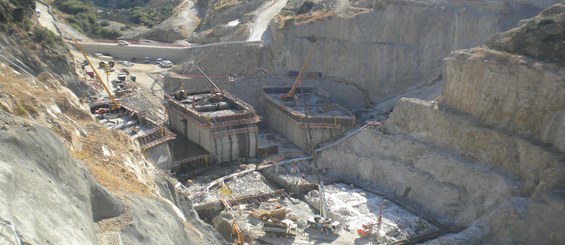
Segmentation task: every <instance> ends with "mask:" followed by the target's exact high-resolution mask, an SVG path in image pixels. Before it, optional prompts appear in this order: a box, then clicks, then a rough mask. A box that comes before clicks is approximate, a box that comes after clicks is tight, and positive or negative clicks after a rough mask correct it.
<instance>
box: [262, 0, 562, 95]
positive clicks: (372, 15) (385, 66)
mask: <svg viewBox="0 0 565 245" xmlns="http://www.w3.org/2000/svg"><path fill="white" fill-rule="evenodd" d="M428 2H429V1H428ZM553 2H555V1H521V2H508V1H506V2H503V1H481V2H480V3H479V4H477V3H476V2H473V1H466V2H461V1H447V2H443V3H431V2H429V3H427V2H426V1H418V2H416V1H394V2H393V1H381V2H377V3H375V4H374V5H375V6H374V7H373V8H372V9H370V10H369V11H365V12H364V13H361V14H358V15H355V16H349V17H327V18H325V19H324V20H323V21H314V22H311V23H307V24H302V25H288V26H287V27H285V28H278V27H277V26H276V25H275V24H274V23H271V26H270V30H271V33H272V38H273V40H272V47H271V50H272V52H273V56H274V57H277V59H276V60H274V70H275V71H277V72H279V73H285V72H288V71H289V70H299V69H300V66H301V65H302V63H303V59H304V57H305V55H306V53H307V50H308V49H309V47H310V46H311V45H312V44H311V42H310V41H311V40H310V37H312V36H314V37H315V38H316V39H317V40H318V41H317V44H316V45H317V47H316V49H315V52H314V55H313V58H312V61H311V62H310V64H309V66H308V70H309V71H315V72H321V73H322V74H323V76H324V77H326V78H327V79H328V80H336V81H341V82H345V83H349V84H352V85H355V86H357V87H359V88H361V89H362V90H364V91H366V92H367V93H368V95H369V96H370V98H371V100H372V101H373V102H375V101H378V100H380V99H382V98H383V97H385V96H388V95H390V94H391V93H396V92H399V91H402V90H404V89H406V88H408V87H410V86H412V85H415V84H419V83H422V82H425V81H430V80H434V79H436V78H438V77H440V75H441V74H442V68H441V67H442V64H443V57H446V56H447V55H448V54H449V52H450V51H452V50H457V49H462V48H470V47H473V46H476V45H480V44H481V43H484V42H485V41H486V40H487V39H488V38H489V37H490V36H491V35H493V34H494V33H496V32H499V31H504V30H507V29H510V28H511V27H514V26H516V25H517V24H518V22H519V20H521V19H524V18H530V17H532V16H534V15H535V14H537V13H539V12H540V11H541V10H542V9H543V8H544V7H547V6H549V5H550V4H552V3H553Z"/></svg>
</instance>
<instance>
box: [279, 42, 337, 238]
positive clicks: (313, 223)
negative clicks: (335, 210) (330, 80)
mask: <svg viewBox="0 0 565 245" xmlns="http://www.w3.org/2000/svg"><path fill="white" fill-rule="evenodd" d="M311 50H312V48H311ZM310 52H311V51H310ZM310 52H309V54H308V57H307V60H306V61H305V64H307V63H308V61H309V56H311V53H310ZM303 72H304V67H303V69H302V70H301V72H300V73H301V74H302V73H303ZM300 76H301V75H300V74H299V76H298V78H300ZM298 81H299V79H297V82H298ZM298 86H300V93H301V94H302V95H303V94H304V91H303V89H302V85H301V83H295V84H294V85H293V86H292V89H291V91H290V92H289V93H288V94H286V95H285V96H292V97H293V96H294V92H295V90H296V87H298ZM291 93H292V94H291ZM300 98H301V100H302V101H301V103H302V105H303V106H304V115H305V117H306V128H307V129H308V137H306V142H307V145H308V148H309V150H310V154H311V155H312V160H313V161H314V167H315V168H316V176H317V179H318V191H319V194H320V215H316V216H314V217H311V218H310V219H308V221H307V224H308V226H310V227H312V228H314V229H319V230H320V231H322V232H325V233H331V234H336V233H337V232H338V231H339V230H340V229H341V223H340V222H338V221H335V220H332V219H331V218H329V217H327V204H326V197H325V189H324V182H323V181H322V180H321V179H320V169H319V168H318V160H317V153H316V149H315V146H314V144H313V143H312V128H311V127H310V117H309V116H308V107H307V104H306V103H304V96H300ZM281 99H283V98H282V96H281Z"/></svg>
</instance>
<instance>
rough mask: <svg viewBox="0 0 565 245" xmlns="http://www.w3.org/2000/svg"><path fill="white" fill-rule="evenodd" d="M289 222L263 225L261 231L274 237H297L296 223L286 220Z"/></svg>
mask: <svg viewBox="0 0 565 245" xmlns="http://www.w3.org/2000/svg"><path fill="white" fill-rule="evenodd" d="M284 221H288V222H282V223H276V224H275V223H269V222H266V223H263V227H261V230H263V231H264V232H265V234H267V235H272V236H275V237H295V236H296V235H297V234H298V228H297V227H298V226H297V225H296V223H294V222H292V221H290V220H284Z"/></svg>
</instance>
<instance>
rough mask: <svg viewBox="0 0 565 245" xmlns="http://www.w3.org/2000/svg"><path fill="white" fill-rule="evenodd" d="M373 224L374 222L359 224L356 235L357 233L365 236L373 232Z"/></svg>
mask: <svg viewBox="0 0 565 245" xmlns="http://www.w3.org/2000/svg"><path fill="white" fill-rule="evenodd" d="M375 225H376V223H374V222H370V223H366V224H363V225H361V228H359V229H357V235H359V236H360V237H366V236H369V235H371V234H372V233H373V226H375Z"/></svg>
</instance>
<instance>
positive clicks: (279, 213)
mask: <svg viewBox="0 0 565 245" xmlns="http://www.w3.org/2000/svg"><path fill="white" fill-rule="evenodd" d="M286 213H287V210H286V209H285V208H277V209H274V210H270V211H266V210H260V209H255V210H253V211H252V212H251V216H252V217H253V218H256V219H258V220H263V221H271V222H274V223H277V222H280V221H281V220H283V219H284V218H286Z"/></svg>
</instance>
